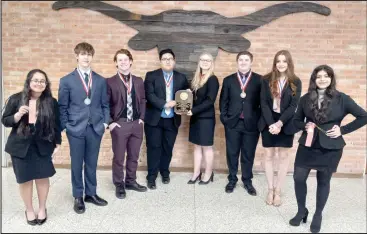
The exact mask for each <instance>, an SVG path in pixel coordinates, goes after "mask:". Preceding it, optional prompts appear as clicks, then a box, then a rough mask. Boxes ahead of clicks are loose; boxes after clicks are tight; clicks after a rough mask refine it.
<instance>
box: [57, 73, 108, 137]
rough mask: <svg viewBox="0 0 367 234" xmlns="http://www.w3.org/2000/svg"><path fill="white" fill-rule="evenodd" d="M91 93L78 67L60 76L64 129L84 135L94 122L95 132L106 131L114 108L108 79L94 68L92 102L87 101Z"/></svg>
mask: <svg viewBox="0 0 367 234" xmlns="http://www.w3.org/2000/svg"><path fill="white" fill-rule="evenodd" d="M86 97H87V94H86V92H85V90H84V87H83V83H82V81H81V80H80V77H79V74H78V71H77V70H76V69H75V70H74V71H73V72H71V73H70V74H68V75H66V76H64V77H63V78H61V79H60V86H59V98H58V103H59V108H60V122H61V129H62V130H64V129H65V128H66V131H67V132H68V134H70V135H72V136H82V135H83V134H84V133H85V130H86V127H87V124H88V123H90V124H91V125H92V126H93V128H94V130H95V132H96V133H97V134H99V135H103V133H104V131H105V128H104V125H103V123H106V124H108V122H109V118H110V108H109V103H108V96H107V83H106V79H105V78H103V77H102V76H100V75H98V74H97V73H95V72H94V71H92V90H91V104H90V105H86V104H84V99H85V98H86Z"/></svg>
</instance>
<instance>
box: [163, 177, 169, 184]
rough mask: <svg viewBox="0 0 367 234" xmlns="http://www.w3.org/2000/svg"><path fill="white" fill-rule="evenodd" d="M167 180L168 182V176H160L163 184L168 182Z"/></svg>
mask: <svg viewBox="0 0 367 234" xmlns="http://www.w3.org/2000/svg"><path fill="white" fill-rule="evenodd" d="M169 182H170V178H169V176H167V177H162V183H163V184H169Z"/></svg>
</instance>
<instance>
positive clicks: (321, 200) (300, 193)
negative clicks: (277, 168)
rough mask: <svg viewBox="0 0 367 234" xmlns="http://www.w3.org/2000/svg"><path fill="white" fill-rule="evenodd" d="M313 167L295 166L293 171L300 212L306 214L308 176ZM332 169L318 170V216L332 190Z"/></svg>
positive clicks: (316, 213)
mask: <svg viewBox="0 0 367 234" xmlns="http://www.w3.org/2000/svg"><path fill="white" fill-rule="evenodd" d="M310 171H311V169H307V168H302V167H295V169H294V173H293V179H294V188H295V192H296V198H297V205H298V212H299V213H302V214H304V212H305V209H306V196H307V183H306V181H307V178H308V175H309V174H310ZM332 174H333V173H332V172H331V171H330V172H329V171H317V174H316V179H317V191H316V211H315V215H316V216H321V215H322V211H323V209H324V207H325V204H326V202H327V199H328V197H329V192H330V180H331V177H332Z"/></svg>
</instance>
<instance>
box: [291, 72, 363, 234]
mask: <svg viewBox="0 0 367 234" xmlns="http://www.w3.org/2000/svg"><path fill="white" fill-rule="evenodd" d="M335 86H336V82H335V74H334V71H333V69H332V68H331V67H329V66H327V65H321V66H318V67H316V68H315V69H314V71H313V72H312V75H311V80H310V86H309V88H308V93H306V94H305V95H303V96H302V98H301V100H300V103H299V106H298V109H297V113H296V115H295V118H294V125H295V127H296V128H297V129H298V130H302V135H301V137H300V139H299V146H298V150H297V154H296V160H295V163H294V174H293V178H294V187H295V192H296V197H297V205H298V212H297V215H296V216H295V217H294V218H292V219H291V220H290V221H289V223H290V224H291V225H292V226H299V225H300V222H301V221H302V220H303V222H306V221H307V216H308V210H307V208H306V194H307V184H306V180H307V178H308V175H309V173H310V170H311V169H314V170H317V176H316V178H317V192H316V211H315V214H314V216H313V219H312V223H311V226H310V230H311V232H313V233H317V232H319V231H320V229H321V221H322V211H323V209H324V207H325V204H326V201H327V199H328V196H329V191H330V180H331V177H332V174H333V172H336V170H337V167H338V164H339V161H340V159H341V157H342V153H343V148H344V146H345V141H344V139H343V136H342V135H345V134H348V133H351V132H353V131H355V130H357V129H358V128H360V127H362V126H364V125H366V124H367V112H366V111H365V110H363V109H362V108H361V107H360V106H358V105H357V104H356V103H355V102H354V100H353V99H352V98H351V97H350V96H348V95H346V94H344V93H342V92H339V91H338V90H336V88H335ZM348 114H352V115H353V116H354V117H356V119H355V120H353V121H352V122H351V123H349V124H347V125H344V126H341V127H340V124H341V122H342V120H343V119H344V117H345V116H346V115H348ZM305 118H306V120H305ZM308 132H309V133H308ZM308 134H309V137H307V135H308Z"/></svg>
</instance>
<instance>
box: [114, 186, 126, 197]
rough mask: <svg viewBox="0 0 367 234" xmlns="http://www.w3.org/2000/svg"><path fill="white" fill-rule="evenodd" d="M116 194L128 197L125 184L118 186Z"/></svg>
mask: <svg viewBox="0 0 367 234" xmlns="http://www.w3.org/2000/svg"><path fill="white" fill-rule="evenodd" d="M115 195H116V197H117V198H118V199H124V198H125V197H126V192H125V188H124V186H123V185H121V186H116V192H115Z"/></svg>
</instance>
